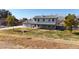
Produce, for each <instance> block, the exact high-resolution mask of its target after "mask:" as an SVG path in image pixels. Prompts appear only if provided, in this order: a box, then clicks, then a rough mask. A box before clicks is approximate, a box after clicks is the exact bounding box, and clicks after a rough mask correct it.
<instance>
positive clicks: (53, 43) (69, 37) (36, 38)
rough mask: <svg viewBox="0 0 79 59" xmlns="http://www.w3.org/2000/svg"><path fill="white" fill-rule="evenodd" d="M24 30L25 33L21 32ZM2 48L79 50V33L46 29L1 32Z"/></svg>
mask: <svg viewBox="0 0 79 59" xmlns="http://www.w3.org/2000/svg"><path fill="white" fill-rule="evenodd" d="M20 30H24V31H25V32H21V31H20ZM0 48H2V49H3V48H8V49H13V48H14V49H15V48H16V49H18V48H19V49H23V48H30V49H34V48H36V49H39V48H40V49H41V48H43V49H44V48H45V49H46V48H48V49H49V48H54V49H56V48H60V49H64V48H79V35H78V32H77V33H75V34H74V31H73V34H72V33H70V32H69V31H56V30H44V29H26V28H25V29H21V28H18V29H15V30H5V31H0Z"/></svg>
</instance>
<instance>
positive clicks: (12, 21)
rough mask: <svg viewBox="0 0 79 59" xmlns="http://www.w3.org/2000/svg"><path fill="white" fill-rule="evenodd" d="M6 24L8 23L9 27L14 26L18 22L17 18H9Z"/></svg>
mask: <svg viewBox="0 0 79 59" xmlns="http://www.w3.org/2000/svg"><path fill="white" fill-rule="evenodd" d="M6 22H7V26H14V25H15V22H16V18H15V17H14V16H8V17H7V19H6Z"/></svg>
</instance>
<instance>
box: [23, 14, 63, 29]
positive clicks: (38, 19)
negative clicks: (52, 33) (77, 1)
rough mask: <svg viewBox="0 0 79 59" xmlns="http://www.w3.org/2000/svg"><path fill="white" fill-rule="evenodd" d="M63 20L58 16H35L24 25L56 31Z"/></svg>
mask: <svg viewBox="0 0 79 59" xmlns="http://www.w3.org/2000/svg"><path fill="white" fill-rule="evenodd" d="M63 19H64V18H62V17H61V18H60V17H58V16H57V15H48V16H35V17H33V19H29V20H27V21H26V22H24V24H23V25H24V26H27V27H32V28H44V29H55V28H56V26H58V25H59V22H60V21H62V20H63Z"/></svg>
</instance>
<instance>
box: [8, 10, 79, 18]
mask: <svg viewBox="0 0 79 59" xmlns="http://www.w3.org/2000/svg"><path fill="white" fill-rule="evenodd" d="M9 11H10V12H11V13H12V14H13V15H14V16H15V17H16V18H18V19H19V18H23V17H26V18H32V17H33V16H37V15H56V14H58V15H67V14H69V13H72V14H76V15H79V9H9Z"/></svg>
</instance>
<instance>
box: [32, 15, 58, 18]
mask: <svg viewBox="0 0 79 59" xmlns="http://www.w3.org/2000/svg"><path fill="white" fill-rule="evenodd" d="M57 17H58V16H57V15H48V16H46V15H42V16H35V17H33V18H57Z"/></svg>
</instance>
